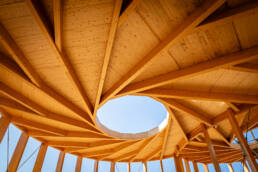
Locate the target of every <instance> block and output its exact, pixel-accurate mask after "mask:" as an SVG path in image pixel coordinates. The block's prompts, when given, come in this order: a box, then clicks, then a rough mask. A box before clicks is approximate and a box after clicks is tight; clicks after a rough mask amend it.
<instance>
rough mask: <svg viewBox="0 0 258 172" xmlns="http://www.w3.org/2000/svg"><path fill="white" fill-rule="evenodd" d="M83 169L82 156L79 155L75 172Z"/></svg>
mask: <svg viewBox="0 0 258 172" xmlns="http://www.w3.org/2000/svg"><path fill="white" fill-rule="evenodd" d="M81 169H82V157H80V156H78V157H77V160H76V166H75V172H81Z"/></svg>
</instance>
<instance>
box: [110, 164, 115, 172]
mask: <svg viewBox="0 0 258 172" xmlns="http://www.w3.org/2000/svg"><path fill="white" fill-rule="evenodd" d="M115 168H116V162H111V166H110V172H115Z"/></svg>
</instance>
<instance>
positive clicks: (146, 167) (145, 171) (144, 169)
mask: <svg viewBox="0 0 258 172" xmlns="http://www.w3.org/2000/svg"><path fill="white" fill-rule="evenodd" d="M142 166H143V167H142V169H143V172H148V166H147V162H146V161H144V162H143V163H142Z"/></svg>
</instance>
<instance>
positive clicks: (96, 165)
mask: <svg viewBox="0 0 258 172" xmlns="http://www.w3.org/2000/svg"><path fill="white" fill-rule="evenodd" d="M98 171H99V161H96V160H95V162H94V172H98Z"/></svg>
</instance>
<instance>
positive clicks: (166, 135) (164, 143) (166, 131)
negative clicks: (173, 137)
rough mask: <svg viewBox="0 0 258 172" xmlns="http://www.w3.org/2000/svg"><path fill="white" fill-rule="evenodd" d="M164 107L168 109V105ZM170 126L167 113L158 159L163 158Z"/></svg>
mask: <svg viewBox="0 0 258 172" xmlns="http://www.w3.org/2000/svg"><path fill="white" fill-rule="evenodd" d="M166 109H169V107H167V106H166ZM170 127H171V115H169V118H168V124H167V127H166V129H165V136H164V138H163V142H162V148H161V152H160V159H163V155H164V153H165V152H166V147H167V140H168V135H169V130H170Z"/></svg>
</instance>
